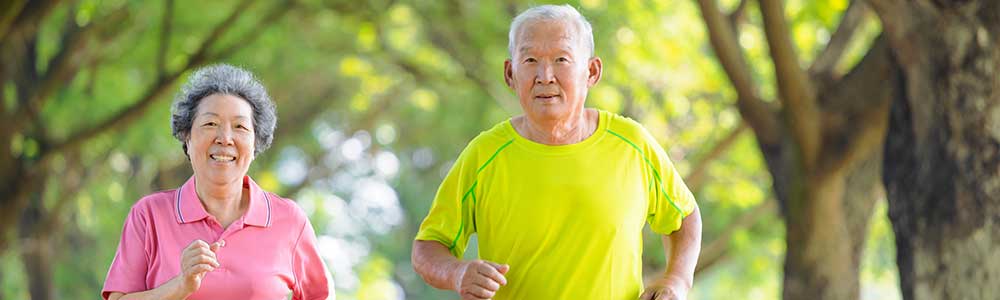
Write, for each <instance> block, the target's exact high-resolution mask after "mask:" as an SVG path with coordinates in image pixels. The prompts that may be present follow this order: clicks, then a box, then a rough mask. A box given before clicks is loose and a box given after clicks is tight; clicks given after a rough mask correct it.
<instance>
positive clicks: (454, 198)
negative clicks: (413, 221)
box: [416, 143, 479, 257]
mask: <svg viewBox="0 0 1000 300" xmlns="http://www.w3.org/2000/svg"><path fill="white" fill-rule="evenodd" d="M474 148H475V146H474V143H472V144H470V145H469V146H468V147H466V149H465V150H463V151H462V154H460V155H459V156H458V159H457V160H456V161H455V164H454V165H453V166H452V167H451V170H449V171H448V175H447V176H445V178H444V181H443V182H442V183H441V186H440V187H438V191H437V195H435V196H434V203H433V204H431V210H430V212H429V213H428V214H427V217H426V218H424V221H423V223H421V224H420V230H419V231H418V232H417V237H416V239H417V240H422V241H437V242H439V243H441V244H442V245H445V247H448V249H449V250H450V251H451V253H452V254H453V255H455V257H462V255H463V254H464V253H465V248H466V246H467V245H468V243H469V238H470V237H471V236H472V234H473V233H475V232H476V229H475V226H474V220H473V218H474V214H475V202H476V201H477V200H476V199H477V197H478V196H479V195H476V193H475V189H476V173H477V172H476V160H475V157H476V155H475V149H474Z"/></svg>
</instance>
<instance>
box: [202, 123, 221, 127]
mask: <svg viewBox="0 0 1000 300" xmlns="http://www.w3.org/2000/svg"><path fill="white" fill-rule="evenodd" d="M215 125H218V124H215V122H205V125H202V126H215Z"/></svg>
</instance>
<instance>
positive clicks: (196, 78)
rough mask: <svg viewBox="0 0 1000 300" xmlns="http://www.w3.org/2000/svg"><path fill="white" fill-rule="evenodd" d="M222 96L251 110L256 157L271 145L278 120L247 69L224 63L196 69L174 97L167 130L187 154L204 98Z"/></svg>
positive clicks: (266, 96) (264, 93) (265, 94)
mask: <svg viewBox="0 0 1000 300" xmlns="http://www.w3.org/2000/svg"><path fill="white" fill-rule="evenodd" d="M215 94H223V95H231V96H236V97H240V98H242V99H243V100H246V101H247V103H249V104H250V107H251V108H252V109H253V116H252V118H253V131H254V151H253V155H254V156H257V155H259V154H260V153H262V152H264V150H267V148H268V147H270V146H271V141H272V140H273V139H274V128H275V126H276V124H277V121H278V116H277V115H276V114H275V110H274V102H272V101H271V97H270V96H268V95H267V90H266V89H264V85H263V84H261V83H260V81H259V80H257V78H256V77H254V75H253V74H252V73H250V72H249V71H247V70H244V69H241V68H238V67H234V66H231V65H227V64H216V65H211V66H207V67H203V68H201V69H198V70H197V71H195V72H194V74H192V75H191V77H190V78H188V81H187V83H185V84H184V86H183V87H182V88H181V92H180V93H179V94H177V96H176V97H174V103H173V106H172V107H171V109H170V112H171V119H170V128H171V129H172V130H173V134H174V137H175V138H177V140H180V141H181V144H182V147H183V149H184V155H187V141H188V138H190V137H191V127H192V125H194V124H193V123H194V118H195V114H196V113H197V112H198V104H199V103H201V100H202V99H205V97H208V96H211V95H215Z"/></svg>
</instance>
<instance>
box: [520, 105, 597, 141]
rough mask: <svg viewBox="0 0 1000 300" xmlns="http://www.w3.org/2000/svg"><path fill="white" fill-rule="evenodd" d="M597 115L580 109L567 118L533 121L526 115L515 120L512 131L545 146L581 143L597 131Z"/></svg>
mask: <svg viewBox="0 0 1000 300" xmlns="http://www.w3.org/2000/svg"><path fill="white" fill-rule="evenodd" d="M597 122H598V113H597V111H596V110H593V109H585V108H584V109H580V110H579V111H578V112H575V113H573V114H571V115H570V116H569V117H568V118H563V119H557V120H550V119H543V120H534V119H532V118H530V117H528V116H527V115H526V114H525V115H522V116H519V117H517V118H515V120H514V122H512V123H513V125H514V129H515V130H517V132H518V133H519V134H521V135H522V136H524V137H525V138H527V139H529V140H531V141H534V142H536V143H539V144H545V145H569V144H576V143H579V142H582V141H583V140H585V139H587V138H588V137H590V136H591V135H593V134H594V131H596V130H597Z"/></svg>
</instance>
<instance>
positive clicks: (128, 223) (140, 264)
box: [101, 205, 149, 299]
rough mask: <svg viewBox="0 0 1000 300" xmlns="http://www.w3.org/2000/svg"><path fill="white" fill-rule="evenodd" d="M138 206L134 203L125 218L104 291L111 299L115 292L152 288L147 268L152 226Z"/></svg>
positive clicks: (103, 294) (105, 295)
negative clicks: (148, 234) (149, 234)
mask: <svg viewBox="0 0 1000 300" xmlns="http://www.w3.org/2000/svg"><path fill="white" fill-rule="evenodd" d="M138 206H139V205H136V206H133V207H132V210H131V211H130V212H129V214H128V217H127V218H126V219H125V226H124V228H122V238H121V241H119V242H118V251H117V252H115V260H114V261H113V262H111V268H110V269H109V270H108V277H107V278H106V279H105V280H104V289H103V290H102V291H101V296H102V297H104V299H108V296H109V295H110V294H111V293H112V292H121V293H134V292H139V291H145V290H148V288H147V287H146V270H147V267H148V263H147V258H148V257H149V255H148V253H149V252H148V249H147V248H146V235H147V230H149V227H148V226H147V223H148V222H147V218H146V216H145V215H143V212H142V210H141V209H139V208H138Z"/></svg>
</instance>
